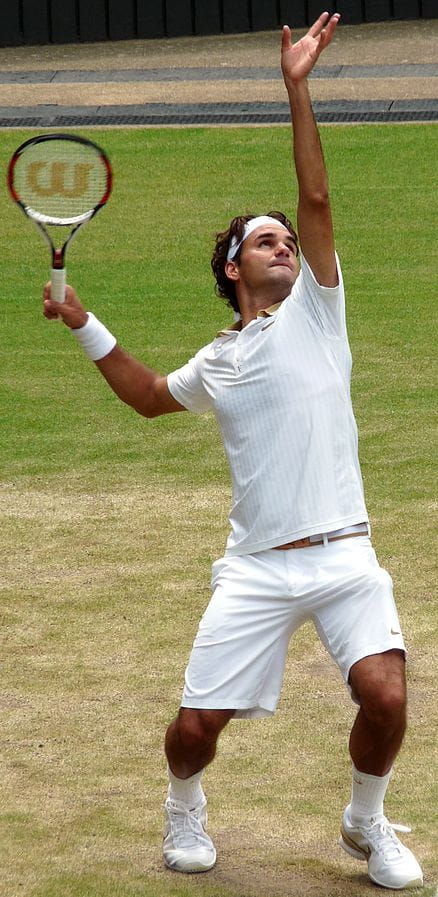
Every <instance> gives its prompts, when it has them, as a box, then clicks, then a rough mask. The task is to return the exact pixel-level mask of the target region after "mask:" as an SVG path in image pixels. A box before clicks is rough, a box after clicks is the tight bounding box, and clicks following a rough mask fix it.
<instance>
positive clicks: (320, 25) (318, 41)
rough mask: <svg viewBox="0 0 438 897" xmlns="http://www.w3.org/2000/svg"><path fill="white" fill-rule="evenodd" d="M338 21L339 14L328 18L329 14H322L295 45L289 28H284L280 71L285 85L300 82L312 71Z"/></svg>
mask: <svg viewBox="0 0 438 897" xmlns="http://www.w3.org/2000/svg"><path fill="white" fill-rule="evenodd" d="M339 19H340V15H339V13H335V14H334V15H333V16H330V13H328V12H323V13H322V14H321V15H320V16H319V18H318V19H317V20H316V22H314V24H313V25H312V27H311V28H309V30H308V32H307V34H305V35H304V37H302V38H301V40H299V41H297V43H296V44H293V43H292V32H291V30H290V28H289V26H288V25H285V26H284V28H283V36H282V43H281V69H282V72H283V77H284V80H285V81H286V83H287V82H288V81H289V82H293V81H301V80H302V79H303V78H306V77H307V75H308V74H309V72H311V71H312V69H313V66H314V65H315V62H316V61H317V59H318V57H319V55H320V53H321V52H322V51H323V50H324V49H325V47H327V46H328V44H329V43H330V41H331V39H332V37H333V34H334V32H335V30H336V26H337V24H338V22H339Z"/></svg>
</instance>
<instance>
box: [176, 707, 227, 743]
mask: <svg viewBox="0 0 438 897" xmlns="http://www.w3.org/2000/svg"><path fill="white" fill-rule="evenodd" d="M233 713H234V711H233V712H231V711H226V710H225V711H218V710H191V709H189V708H187V707H181V709H180V711H179V713H178V716H177V718H176V720H175V726H176V729H177V732H178V736H179V738H180V741H181V743H182V744H184V745H185V747H186V749H187V750H205V749H208V748H209V747H210V746H213V745H215V744H216V741H217V739H218V737H219V735H220V733H221V731H222V729H223V728H224V726H226V724H227V722H228V720H229V719H230V717H231V716H232V715H233Z"/></svg>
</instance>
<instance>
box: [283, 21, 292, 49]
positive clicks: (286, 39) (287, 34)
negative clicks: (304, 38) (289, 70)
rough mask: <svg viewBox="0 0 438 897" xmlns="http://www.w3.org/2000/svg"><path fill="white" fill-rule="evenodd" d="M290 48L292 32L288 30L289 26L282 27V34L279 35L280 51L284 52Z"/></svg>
mask: <svg viewBox="0 0 438 897" xmlns="http://www.w3.org/2000/svg"><path fill="white" fill-rule="evenodd" d="M291 46H292V32H291V30H290V28H289V25H283V32H282V35H281V50H282V52H284V51H285V50H290V48H291Z"/></svg>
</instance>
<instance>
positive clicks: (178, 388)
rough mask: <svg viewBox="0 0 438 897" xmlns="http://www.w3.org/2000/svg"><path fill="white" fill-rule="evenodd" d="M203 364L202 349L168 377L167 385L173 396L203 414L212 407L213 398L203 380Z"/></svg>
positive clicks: (185, 405) (196, 412) (185, 406)
mask: <svg viewBox="0 0 438 897" xmlns="http://www.w3.org/2000/svg"><path fill="white" fill-rule="evenodd" d="M201 365H202V350H201V351H200V352H198V353H197V354H196V355H195V357H194V358H191V359H190V361H188V362H187V364H185V365H183V367H181V368H178V370H176V371H172V373H171V374H168V377H167V386H168V388H169V392H170V393H171V395H172V396H173V398H174V399H176V401H177V402H179V403H180V405H183V407H184V408H187V409H188V411H193V412H194V413H195V414H202V413H203V412H204V411H209V410H210V408H211V407H212V401H211V398H210V396H209V394H208V392H207V390H206V389H205V386H204V383H203V381H202V376H201Z"/></svg>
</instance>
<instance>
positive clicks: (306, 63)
mask: <svg viewBox="0 0 438 897" xmlns="http://www.w3.org/2000/svg"><path fill="white" fill-rule="evenodd" d="M339 18H340V16H339V15H338V14H335V15H333V16H331V17H330V15H329V13H328V12H324V13H322V15H320V17H319V19H317V21H316V22H315V23H314V24H313V25H312V27H311V28H310V29H309V31H308V32H307V34H306V35H304V37H302V38H301V40H299V41H297V43H295V44H293V43H292V39H291V30H290V28H289V27H288V26H287V25H285V26H284V28H283V36H282V47H281V68H282V72H283V78H284V83H285V85H286V90H287V92H288V97H289V104H290V110H291V121H292V135H293V154H294V162H295V170H296V174H297V180H298V211H297V227H298V235H299V239H300V245H301V249H302V251H303V255H304V256H305V258H306V260H307V261H308V263H309V265H310V267H311V268H312V271H313V273H314V275H315V277H316V279H317V280H318V282H319V283H320V284H321V285H323V286H336V284H337V282H338V278H337V273H336V261H335V254H334V249H335V247H334V237H333V226H332V217H331V211H330V201H329V190H328V179H327V171H326V167H325V163H324V156H323V152H322V147H321V142H320V139H319V134H318V128H317V125H316V121H315V117H314V114H313V110H312V103H311V99H310V94H309V87H308V83H307V77H308V75H309V73H310V72H311V71H312V69H313V67H314V65H315V63H316V61H317V59H318V58H319V55H320V53H321V52H322V51H323V50H324V48H325V47H326V46H327V45H328V44H329V43H330V41H331V39H332V37H333V34H334V32H335V29H336V26H337V24H338V21H339Z"/></svg>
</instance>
